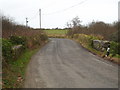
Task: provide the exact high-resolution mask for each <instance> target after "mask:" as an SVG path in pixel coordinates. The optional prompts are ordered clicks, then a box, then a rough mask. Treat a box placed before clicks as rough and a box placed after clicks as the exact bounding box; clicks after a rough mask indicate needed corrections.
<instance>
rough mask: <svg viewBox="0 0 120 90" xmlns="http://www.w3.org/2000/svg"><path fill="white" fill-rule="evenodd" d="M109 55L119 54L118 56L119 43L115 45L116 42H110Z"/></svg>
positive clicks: (119, 51) (119, 52)
mask: <svg viewBox="0 0 120 90" xmlns="http://www.w3.org/2000/svg"><path fill="white" fill-rule="evenodd" d="M110 46H111V47H110V48H111V50H110V53H111V54H113V55H116V54H119V55H120V43H116V42H111V43H110Z"/></svg>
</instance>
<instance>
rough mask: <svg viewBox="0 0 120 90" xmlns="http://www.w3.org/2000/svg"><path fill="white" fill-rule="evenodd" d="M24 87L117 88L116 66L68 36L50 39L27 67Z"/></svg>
mask: <svg viewBox="0 0 120 90" xmlns="http://www.w3.org/2000/svg"><path fill="white" fill-rule="evenodd" d="M24 87H25V88H118V66H117V65H116V64H114V63H111V62H109V61H106V60H104V59H102V58H100V57H98V56H95V55H93V54H92V53H90V52H88V51H87V50H86V49H84V48H82V47H81V46H80V45H79V44H78V43H76V42H74V41H72V40H69V39H57V38H54V39H53V38H52V39H51V41H50V42H49V43H48V44H47V45H45V46H44V47H43V48H42V49H40V50H39V52H38V53H36V54H35V55H34V56H33V57H32V59H31V61H30V63H29V65H28V68H27V73H26V79H25V86H24Z"/></svg>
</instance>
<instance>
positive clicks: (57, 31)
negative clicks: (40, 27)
mask: <svg viewBox="0 0 120 90" xmlns="http://www.w3.org/2000/svg"><path fill="white" fill-rule="evenodd" d="M44 31H45V32H46V33H47V34H48V35H65V34H66V33H67V30H44Z"/></svg>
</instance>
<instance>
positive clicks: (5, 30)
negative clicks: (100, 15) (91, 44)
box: [2, 16, 120, 42]
mask: <svg viewBox="0 0 120 90" xmlns="http://www.w3.org/2000/svg"><path fill="white" fill-rule="evenodd" d="M66 29H67V30H69V32H68V34H67V35H73V34H78V33H83V34H87V35H90V34H92V35H101V36H103V37H104V39H105V40H112V41H116V42H120V37H118V36H119V35H120V22H117V21H116V22H114V23H112V24H108V23H105V22H102V21H96V22H95V21H93V22H91V23H90V24H89V25H87V26H84V25H81V21H80V20H79V17H75V18H73V19H72V20H71V22H69V23H67V27H66V28H64V29H61V28H52V29H44V28H42V30H66ZM22 30H23V31H26V30H40V29H39V28H38V29H33V28H31V27H26V26H25V25H20V24H18V23H16V22H14V21H13V20H12V19H11V18H9V17H6V16H2V37H3V38H8V37H9V36H10V35H15V34H19V33H20V32H21V31H22ZM27 33H28V32H26V34H27Z"/></svg>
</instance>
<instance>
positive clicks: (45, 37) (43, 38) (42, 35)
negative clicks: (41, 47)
mask: <svg viewBox="0 0 120 90" xmlns="http://www.w3.org/2000/svg"><path fill="white" fill-rule="evenodd" d="M40 39H41V40H42V41H46V40H47V39H48V36H47V35H46V34H44V33H43V34H41V35H40Z"/></svg>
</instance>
